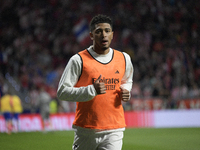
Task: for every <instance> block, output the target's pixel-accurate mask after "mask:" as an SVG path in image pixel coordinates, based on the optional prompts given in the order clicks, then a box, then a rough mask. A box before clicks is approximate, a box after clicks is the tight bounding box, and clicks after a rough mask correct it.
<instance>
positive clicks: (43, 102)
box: [38, 86, 51, 132]
mask: <svg viewBox="0 0 200 150" xmlns="http://www.w3.org/2000/svg"><path fill="white" fill-rule="evenodd" d="M38 102H39V106H40V115H41V117H42V124H43V131H44V132H46V131H49V130H51V120H50V102H51V96H50V95H49V93H48V92H46V90H45V87H43V86H41V87H39V95H38Z"/></svg>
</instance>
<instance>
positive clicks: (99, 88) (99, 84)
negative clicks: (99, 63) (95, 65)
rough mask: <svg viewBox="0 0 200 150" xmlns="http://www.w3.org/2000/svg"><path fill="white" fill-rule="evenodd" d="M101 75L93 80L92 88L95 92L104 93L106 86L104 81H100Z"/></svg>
mask: <svg viewBox="0 0 200 150" xmlns="http://www.w3.org/2000/svg"><path fill="white" fill-rule="evenodd" d="M100 79H101V75H100V76H99V77H98V79H97V80H96V81H95V82H94V84H93V85H94V88H95V90H96V92H97V94H105V93H106V87H105V83H103V82H100Z"/></svg>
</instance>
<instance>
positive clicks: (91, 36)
mask: <svg viewBox="0 0 200 150" xmlns="http://www.w3.org/2000/svg"><path fill="white" fill-rule="evenodd" d="M90 39H91V40H93V34H92V32H90Z"/></svg>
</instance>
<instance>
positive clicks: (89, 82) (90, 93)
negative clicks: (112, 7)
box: [57, 15, 133, 150]
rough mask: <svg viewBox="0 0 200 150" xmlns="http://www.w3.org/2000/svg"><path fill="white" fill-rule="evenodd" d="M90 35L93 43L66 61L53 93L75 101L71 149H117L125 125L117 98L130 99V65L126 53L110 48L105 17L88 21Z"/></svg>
mask: <svg viewBox="0 0 200 150" xmlns="http://www.w3.org/2000/svg"><path fill="white" fill-rule="evenodd" d="M90 37H91V40H92V41H93V45H92V46H90V47H89V48H88V49H86V50H83V51H81V52H79V53H78V54H76V55H74V56H73V57H72V58H71V59H70V60H69V62H68V64H67V66H66V68H65V70H64V72H63V75H62V77H61V79H60V82H59V86H58V91H57V96H58V98H59V99H61V100H66V101H74V102H77V108H76V115H75V120H74V122H73V128H74V129H75V137H74V143H73V146H72V149H73V150H121V148H122V139H123V131H124V130H125V126H126V125H125V119H124V111H123V106H122V103H121V100H122V101H125V102H126V101H128V100H129V99H130V90H131V88H132V77H133V66H132V63H131V59H130V57H129V55H128V54H126V53H122V52H119V51H117V50H114V49H112V48H110V44H111V41H112V39H113V30H112V20H111V19H110V18H109V17H108V16H105V15H97V16H95V17H94V18H93V19H92V20H91V22H90Z"/></svg>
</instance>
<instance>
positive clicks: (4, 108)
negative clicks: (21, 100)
mask: <svg viewBox="0 0 200 150" xmlns="http://www.w3.org/2000/svg"><path fill="white" fill-rule="evenodd" d="M11 98H12V97H11V94H10V91H8V93H7V94H5V95H4V96H2V97H1V101H0V106H1V112H2V113H3V116H4V119H5V123H6V133H7V134H11V132H12V108H11Z"/></svg>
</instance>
